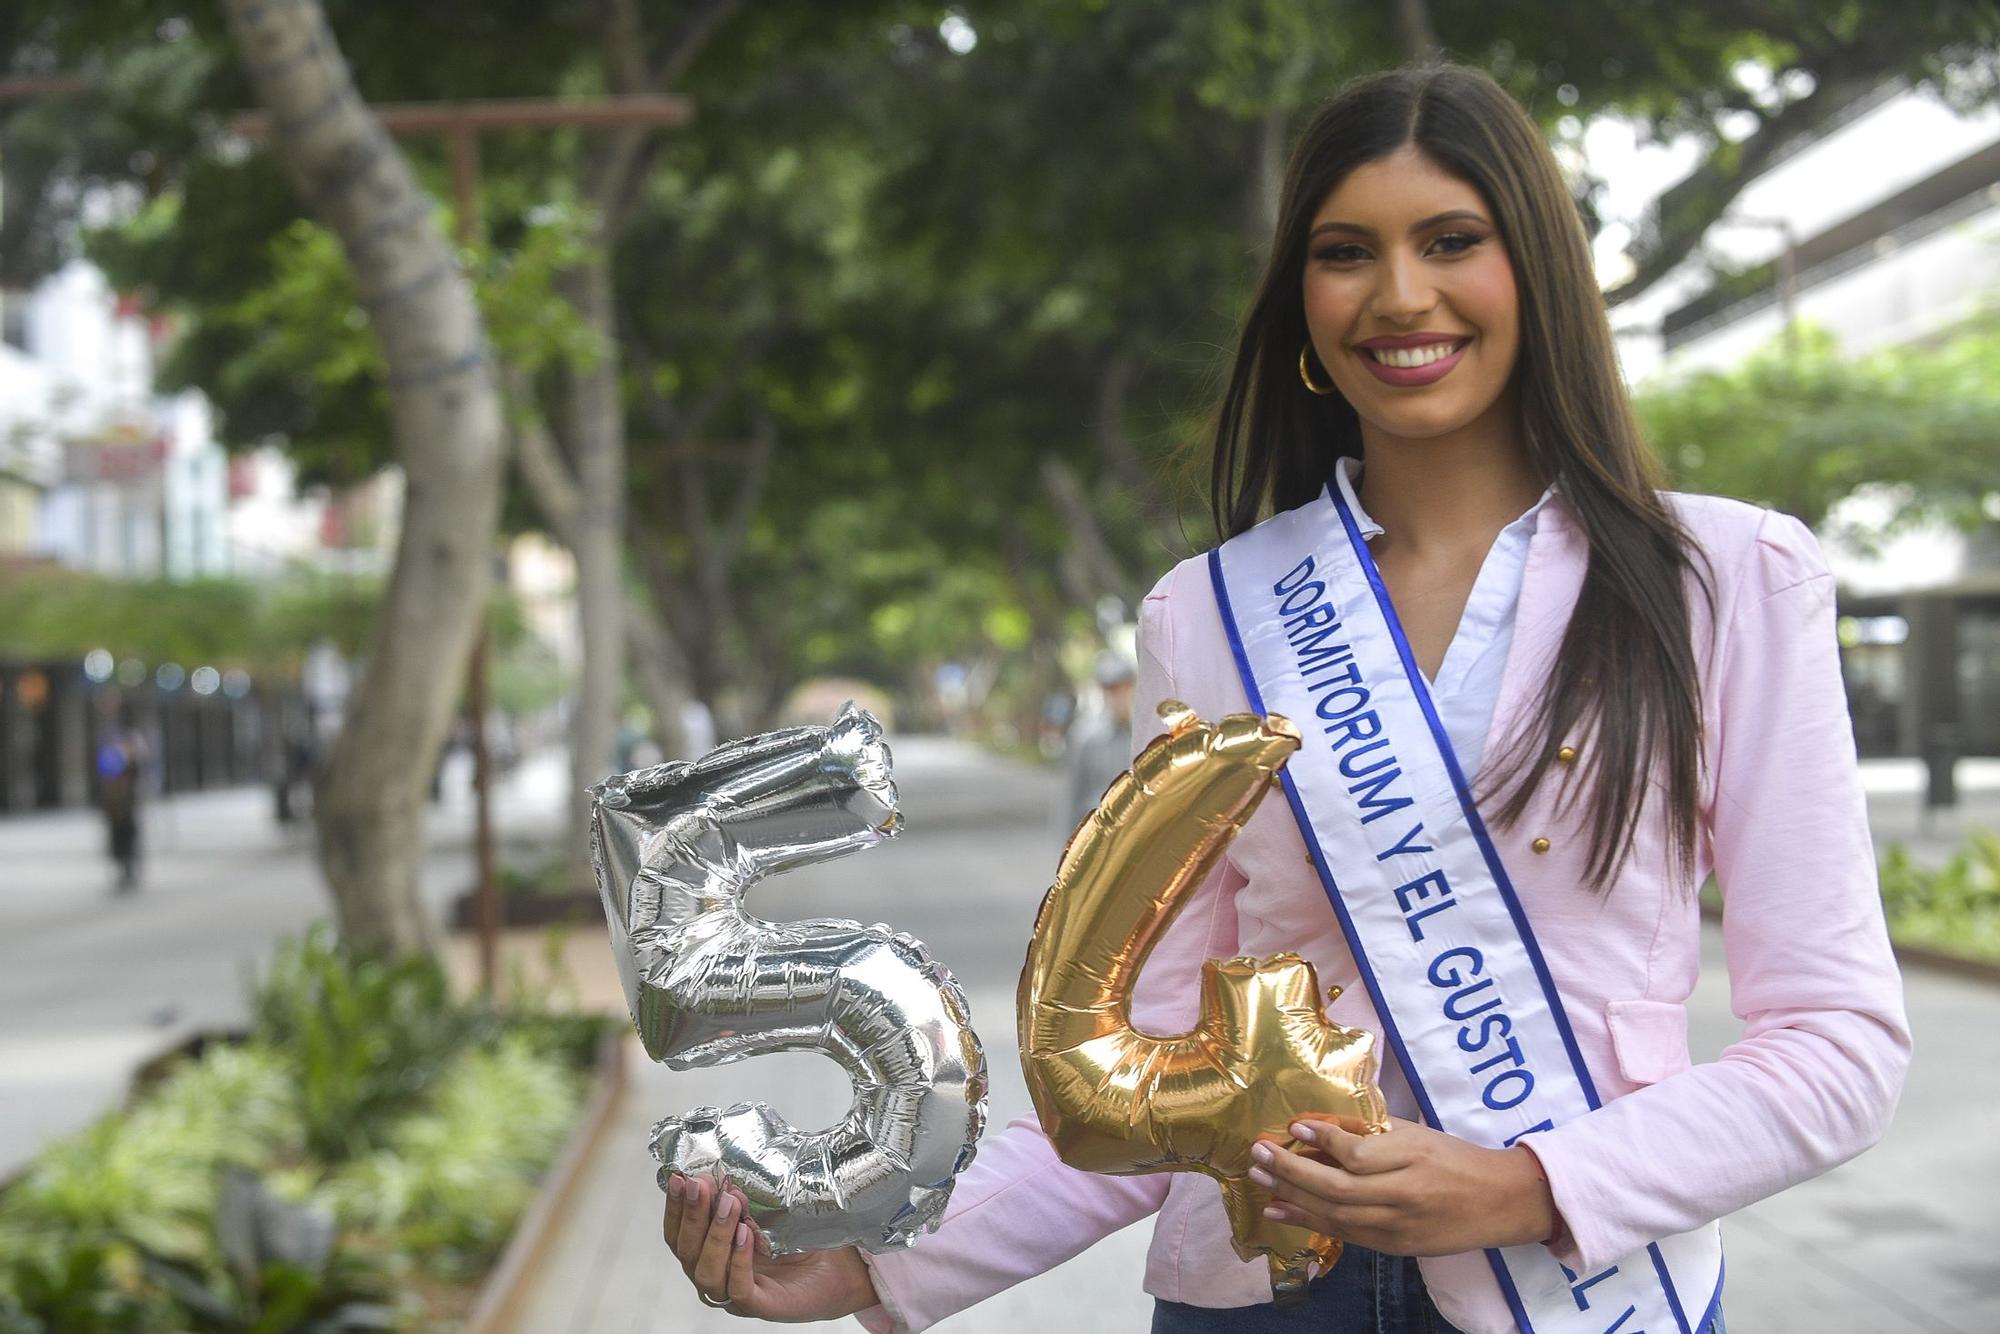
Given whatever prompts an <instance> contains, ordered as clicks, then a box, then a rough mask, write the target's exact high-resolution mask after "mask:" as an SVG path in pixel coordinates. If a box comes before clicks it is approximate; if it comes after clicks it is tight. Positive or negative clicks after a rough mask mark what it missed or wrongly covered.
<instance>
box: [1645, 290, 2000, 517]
mask: <svg viewBox="0 0 2000 1334" xmlns="http://www.w3.org/2000/svg"><path fill="white" fill-rule="evenodd" d="M1799 335H1800V336H1799V339H1798V346H1797V348H1796V350H1787V349H1786V348H1785V347H1784V346H1783V345H1775V346H1772V347H1769V348H1766V349H1765V350H1764V351H1763V352H1761V353H1759V354H1758V355H1756V356H1754V357H1751V358H1750V359H1749V360H1747V361H1745V362H1744V363H1743V364H1742V365H1740V366H1737V367H1734V368H1732V369H1730V370H1728V371H1702V372H1698V373H1696V374H1693V375H1689V376H1686V377H1684V378H1682V379H1679V380H1676V381H1673V382H1670V383H1667V384H1664V385H1660V386H1657V387H1655V388H1652V389H1650V390H1648V391H1647V392H1645V393H1642V394H1641V395H1639V396H1638V398H1637V400H1636V406H1637V408H1638V410H1639V413H1640V417H1641V420H1642V421H1643V422H1644V425H1645V428H1646V434H1647V436H1648V438H1649V439H1650V440H1651V441H1652V442H1653V445H1654V448H1655V449H1657V450H1658V451H1659V454H1660V456H1661V458H1662V459H1663V460H1664V461H1665V463H1666V464H1667V467H1668V469H1669V471H1670V472H1671V473H1672V475H1673V478H1674V481H1675V482H1676V484H1677V485H1680V486H1683V487H1685V488H1687V489H1689V490H1696V491H1712V492H1716V493H1718V494H1721V495H1727V496H1736V497H1738V498H1740V499H1744V500H1750V501H1754V502H1756V503H1758V504H1762V505H1769V506H1772V507H1773V508H1776V509H1779V510H1783V511H1784V512H1786V513H1788V514H1793V515H1796V516H1798V517H1799V518H1800V519H1803V520H1804V521H1805V522H1806V523H1807V524H1810V525H1813V526H1815V527H1817V526H1819V525H1821V524H1822V523H1824V522H1825V521H1826V519H1827V516H1828V514H1829V512H1830V511H1831V510H1832V509H1833V508H1834V507H1835V506H1837V505H1838V504H1839V503H1840V502H1841V501H1842V500H1844V499H1846V498H1847V497H1849V496H1852V495H1854V494H1855V493H1856V492H1857V491H1860V490H1862V489H1864V488H1873V489H1876V490H1877V491H1878V493H1880V494H1885V495H1888V496H1892V497H1894V498H1895V502H1896V503H1895V507H1894V513H1893V514H1892V516H1891V518H1890V522H1889V527H1890V528H1891V529H1893V528H1895V527H1897V526H1900V525H1903V524H1907V523H1911V522H1915V521H1918V520H1925V519H1943V520H1946V521H1949V522H1952V523H1956V524H1959V525H1961V526H1974V525H1977V524H1980V523H1983V522H1986V521H1987V520H1988V519H1990V517H1991V514H1990V509H1989V507H1990V505H1991V504H1992V498H1993V497H1994V495H1995V494H1996V492H2000V481H1996V479H2000V315H1995V314H1991V313H1989V314H1987V315H1983V316H1981V317H1978V318H1976V319H1974V320H1972V321H1969V322H1968V323H1966V324H1965V325H1963V326H1961V327H1959V328H1957V329H1954V330H1951V331H1948V332H1946V333H1944V334H1941V335H1939V336H1938V337H1936V338H1934V339H1930V340H1926V342H1925V343H1924V344H1923V345H1922V346H1915V347H1894V348H1888V349H1884V350H1882V351H1879V352H1877V353H1875V354H1873V355H1871V356H1865V357H1858V358H1856V357H1848V356H1845V355H1843V354H1842V352H1841V350H1840V348H1839V346H1838V344H1837V343H1836V342H1835V340H1834V339H1833V337H1832V336H1831V335H1830V334H1827V333H1825V332H1824V331H1821V330H1815V329H1804V330H1800V331H1799ZM1855 535H1856V536H1859V537H1861V538H1863V539H1864V540H1865V539H1867V538H1870V537H1874V536H1879V535H1880V534H1878V533H1859V534H1855Z"/></svg>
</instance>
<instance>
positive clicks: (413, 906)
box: [228, 0, 505, 953]
mask: <svg viewBox="0 0 2000 1334" xmlns="http://www.w3.org/2000/svg"><path fill="white" fill-rule="evenodd" d="M228 17H229V27H230V32H231V34H232V36H233V37H234V38H235V40H236V43H237V45H238V47H239V48H240V49H241V52H242V56H243V62H244V65H245V67H246V68H247V69H248V71H249V73H250V77H251V81H252V82H253V83H254V84H255V86H256V88H257V93H258V96H259V98H260V99H261V100H262V101H263V103H264V105H265V106H266V107H267V108H268V109H269V111H270V114H271V123H272V126H273V130H274V133H275V136H276V139H277V142H278V149H279V156H280V158H281V159H282V161H283V163H284V166H285V168H286V170H287V172H288V174H289V175H290V176H291V178H292V180H293V183H294V185H295V186H296V188H297V189H298V191H299V193H300V194H301V195H302V196H303V197H304V198H306V199H307V200H310V201H311V203H312V206H313V208H314V210H315V211H316V212H318V213H319V214H320V215H321V216H322V217H323V218H324V219H325V221H326V224H327V226H328V227H329V228H330V229H331V230H332V231H333V232H334V234H336V235H337V236H338V237H339V238H340V242H341V246H342V248H343V250H344V251H345V253H346V255H347V260H348V263H349V264H350V265H351V266H352V268H353V271H354V275H355V282H356V286H357V288H358V289H359V291H360V298H361V302H362V304H363V306H364V307H365V308H366V309H367V311H368V319H369V324H370V326H371V328H372V329H373V330H374V332H375V336H376V338H377V339H378V340H379V341H380V344H381V349H382V357H383V362H384V366H385V369H386V372H387V374H386V377H385V378H386V380H387V386H388V394H389V402H390V414H391V419H392V421H393V423H394V429H395V440H396V454H397V461H398V462H399V463H400V464H401V466H402V468H403V473H404V476H405V478H406V479H407V489H406V491H405V499H404V506H403V522H402V532H401V534H400V537H399V539H398V542H397V548H396V560H395V565H394V568H393V570H392V572H391V574H390V576H389V583H388V587H387V589H386V590H385V592H384V594H383V601H382V610H381V613H380V615H379V617H378V619H377V621H376V624H375V629H374V634H373V637H372V639H371V641H370V647H369V654H368V666H367V671H366V673H365V674H364V676H363V678H362V681H361V685H360V688H359V689H358V690H357V691H356V692H355V696H354V698H353V701H352V703H351V705H350V709H349V714H348V717H347V720H346V723H345V725H344V726H343V727H342V729H341V733H340V738H339V740H338V741H337V742H336V743H335V746H334V749H333V754H332V756H331V758H330V759H329V760H328V762H327V765H326V768H325V770H324V772H323V773H322V775H321V776H320V779H319V784H318V790H317V793H316V796H315V800H314V803H313V809H314V818H315V820H316V822H317V824H318V827H319V847H320V865H321V867H322V868H323V869H324V871H325V873H326V876H327V880H328V883H329V884H330V885H331V886H332V889H333V895H334V902H335V905H336V908H337V911H338V915H339V919H340V928H341V934H342V935H343V937H344V938H346V939H347V940H349V941H350V942H352V943H353V944H355V945H357V946H360V947H363V948H373V949H381V950H386V951H391V952H399V953H408V952H415V951H419V950H425V949H427V948H428V947H429V944H430V934H431V933H430V925H429V919H428V917H427V915H426V914H425V912H424V910H423V905H422V901H421V900H420V899H419V897H418V893H417V888H418V886H417V873H418V867H419V864H420V861H421V857H422V851H423V844H422V829H421V819H422V812H423V808H424V790H423V778H424V776H425V771H426V768H427V766H426V765H423V764H412V763H411V762H410V757H411V756H412V754H414V755H416V756H418V757H423V758H428V757H429V756H431V755H434V754H435V753H436V752H437V750H438V748H439V746H440V745H441V744H442V743H443V740H444V734H445V731H446V730H447V728H448V727H449V726H450V724H451V718H452V714H453V705H454V703H455V702H456V699H457V693H458V692H457V676H458V668H459V666H460V664H463V663H464V662H465V660H466V655H467V653H468V652H469V651H470V649H471V647H472V642H473V638H474V635H475V633H476V630H477V627H478V624H479V618H480V616H481V614H482V611H483V608H484V607H485V605H486V592H487V582H488V577H489V569H490V552H491V550H492V541H493V534H494V530H495V527H496V525H497V523H498V521H499V514H500V481H501V475H502V472H503V469H504V466H505V465H504V459H503V456H502V453H501V447H502V439H503V429H502V418H501V410H500V397H499V392H498V387H497V384H496V382H495V379H494V375H493V370H492V359H491V357H490V355H489V353H488V350H487V341H486V336H485V332H484V330H483V328H482V327H481V324H480V319H479V312H478V309H477V307H476V306H475V305H474V302H473V298H472V290H471V287H470V285H469V284H468V283H467V282H466V280H465V278H464V276H463V275H462V274H460V273H459V270H458V263H457V257H456V255H455V254H454V253H453V251H452V248H451V247H450V245H449V244H447V242H446V241H445V238H444V236H443V235H442V233H441V232H440V231H439V230H438V226H437V220H436V216H435V214H436V210H435V207H434V206H433V204H432V203H431V201H430V199H429V198H428V197H427V196H426V195H425V194H424V193H423V191H422V190H421V189H420V188H419V187H418V185H417V182H416V178H415V177H414V176H413V175H412V174H411V172H410V169H409V166H408V164H407V163H406V162H404V160H403V156H402V153H401V152H400V150H398V149H397V147H396V145H395V143H394V141H393V140H391V139H390V138H389V136H388V134H387V133H386V132H385V131H384V130H383V129H382V127H381V125H380V124H379V123H378V122H377V121H376V120H375V118H374V117H373V116H372V115H371V114H370V113H369V110H368V107H367V105H366V104H365V103H364V102H362V101H361V99H360V97H359V96H358V95H357V94H356V92H355V90H354V86H353V82H352V80H351V79H350V78H349V76H348V72H347V64H346V61H345V60H344V59H343V57H342V56H341V53H340V48H339V47H338V46H337V45H336V44H335V42H334V38H333V34H332V33H331V32H330V31H329V30H328V29H327V26H326V18H325V15H324V14H322V13H321V12H320V8H319V5H318V3H317V2H316V0H286V3H282V4H277V3H268V2H260V0H229V3H228ZM441 665H443V669H442V670H440V666H441Z"/></svg>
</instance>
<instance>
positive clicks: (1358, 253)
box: [1313, 245, 1368, 264]
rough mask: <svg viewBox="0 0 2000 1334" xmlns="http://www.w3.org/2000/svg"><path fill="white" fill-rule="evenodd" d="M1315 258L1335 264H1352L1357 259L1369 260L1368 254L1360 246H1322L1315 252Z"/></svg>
mask: <svg viewBox="0 0 2000 1334" xmlns="http://www.w3.org/2000/svg"><path fill="white" fill-rule="evenodd" d="M1313 258H1314V259H1318V260H1328V261H1331V262H1332V263H1335V264H1345V263H1352V262H1353V261H1355V260H1357V259H1367V258H1368V252H1367V251H1366V250H1363V249H1362V248H1361V247H1360V246H1358V245H1330V246H1321V247H1320V248H1319V249H1318V250H1315V251H1314V252H1313Z"/></svg>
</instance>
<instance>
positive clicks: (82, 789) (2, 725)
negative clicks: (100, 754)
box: [0, 655, 305, 816]
mask: <svg viewBox="0 0 2000 1334" xmlns="http://www.w3.org/2000/svg"><path fill="white" fill-rule="evenodd" d="M95 656H96V655H93V657H95ZM107 657H108V655H107ZM304 717H305V705H304V702H303V700H302V699H301V697H300V696H299V695H298V693H297V692H296V691H283V690H272V689H266V688H262V687H259V686H258V685H257V684H256V683H254V682H252V681H251V679H250V678H249V677H248V676H247V675H246V674H244V673H242V672H219V671H217V670H216V669H214V668H212V667H197V668H195V669H194V671H192V672H188V671H186V670H184V669H183V668H182V667H180V666H179V665H178V664H175V663H161V664H158V665H156V666H155V665H149V664H146V663H142V662H139V661H137V660H136V659H134V660H128V661H126V662H123V663H111V662H109V661H104V662H87V663H83V664H73V663H61V664H58V663H22V662H6V661H0V816H5V815H10V814H19V813H21V812H24V811H35V810H47V809H51V808H54V807H61V806H80V805H86V804H89V803H91V802H94V801H95V800H96V796H97V793H96V784H97V777H96V771H95V767H94V766H93V765H92V763H91V758H92V756H94V755H95V754H96V753H97V748H98V745H99V743H100V742H101V741H102V740H103V739H104V737H105V736H106V735H107V734H108V733H109V732H110V730H111V729H112V728H113V727H114V726H116V725H117V724H118V723H119V721H120V720H121V718H123V719H128V720H129V721H130V723H131V725H132V726H133V727H135V728H136V729H137V730H138V732H139V733H140V735H141V736H142V737H144V738H145V740H146V745H147V749H148V751H149V752H150V757H149V759H148V762H147V766H146V770H145V772H144V773H143V774H142V782H143V783H144V784H145V787H146V790H147V791H149V792H150V793H152V794H153V795H162V794H173V793H183V792H198V791H204V790H207V789H211V788H219V787H230V786H235V785H239V784H246V783H262V782H264V781H266V780H267V779H268V778H269V777H270V776H271V775H272V774H274V773H276V772H277V771H278V768H279V765H280V763H281V756H280V754H279V747H280V746H281V745H282V743H283V739H284V737H285V736H286V735H287V729H293V730H296V729H298V728H300V727H302V726H304V723H303V719H304Z"/></svg>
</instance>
